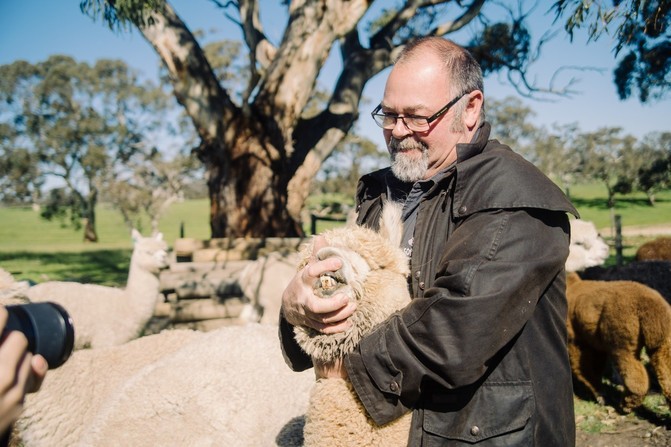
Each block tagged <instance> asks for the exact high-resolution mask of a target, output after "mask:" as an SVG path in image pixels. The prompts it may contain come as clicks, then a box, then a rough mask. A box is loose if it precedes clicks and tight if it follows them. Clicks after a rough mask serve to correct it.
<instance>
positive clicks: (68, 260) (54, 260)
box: [0, 249, 131, 286]
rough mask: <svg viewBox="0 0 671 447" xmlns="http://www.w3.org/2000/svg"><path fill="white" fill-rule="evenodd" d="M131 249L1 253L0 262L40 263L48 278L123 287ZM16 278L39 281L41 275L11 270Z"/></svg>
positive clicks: (126, 276)
mask: <svg viewBox="0 0 671 447" xmlns="http://www.w3.org/2000/svg"><path fill="white" fill-rule="evenodd" d="M130 256H131V250H123V249H116V250H95V251H85V252H77V253H64V252H60V253H35V252H14V253H0V262H11V264H13V265H15V266H16V265H26V266H30V265H36V264H37V265H39V266H40V268H39V271H43V272H45V273H46V274H47V275H48V277H49V279H50V280H58V281H76V282H81V283H92V284H101V285H108V286H124V285H125V284H126V280H127V278H128V267H129V266H130ZM10 270H11V271H10V273H12V274H13V275H14V276H15V277H21V278H24V279H30V280H32V281H34V282H41V281H42V279H41V278H31V277H30V275H31V272H30V268H28V267H26V268H25V271H17V270H20V269H17V268H12V269H10Z"/></svg>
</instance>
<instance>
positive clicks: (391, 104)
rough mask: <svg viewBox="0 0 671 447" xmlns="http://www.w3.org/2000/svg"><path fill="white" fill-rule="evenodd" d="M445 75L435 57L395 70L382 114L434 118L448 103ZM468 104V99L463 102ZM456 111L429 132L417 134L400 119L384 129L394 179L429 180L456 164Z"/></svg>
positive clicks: (430, 55) (427, 56)
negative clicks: (454, 126) (453, 122)
mask: <svg viewBox="0 0 671 447" xmlns="http://www.w3.org/2000/svg"><path fill="white" fill-rule="evenodd" d="M450 95H451V92H450V91H449V90H448V85H447V81H446V75H445V73H444V71H443V70H442V69H441V65H440V61H439V60H438V59H437V57H436V56H434V55H432V54H427V55H426V57H424V56H422V57H414V58H412V59H411V60H408V61H406V62H404V63H402V64H397V65H396V66H394V68H393V69H392V71H391V73H390V75H389V79H388V80H387V84H386V86H385V90H384V97H383V99H382V103H381V105H382V112H384V113H393V114H398V115H402V116H406V115H419V116H427V117H428V116H431V115H433V114H434V113H436V112H437V111H438V110H440V109H441V108H442V107H443V106H444V105H445V104H446V103H447V102H448V101H450V100H451V99H452V98H451V97H450ZM464 100H466V99H464ZM453 120H454V110H453V109H450V110H448V111H447V113H445V114H443V115H441V116H440V117H438V118H437V119H436V120H435V121H433V122H432V123H431V124H430V127H429V130H427V131H425V132H415V131H412V130H410V129H408V128H407V127H406V125H405V123H404V122H403V120H401V119H398V120H397V121H396V125H395V126H394V128H393V129H384V130H383V133H384V138H385V141H386V143H387V149H388V150H389V153H390V155H391V159H392V171H393V172H394V175H396V177H398V178H399V179H401V180H403V181H408V182H414V181H418V180H421V179H428V178H430V177H432V176H433V175H434V174H436V173H437V172H439V171H441V170H442V169H444V168H446V167H447V166H449V165H450V164H451V163H452V162H453V161H454V160H456V150H455V147H456V144H457V143H458V142H460V141H459V139H460V137H462V136H463V135H464V133H463V132H454V131H453V130H452V127H453V126H452V121H453Z"/></svg>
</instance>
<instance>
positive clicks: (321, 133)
mask: <svg viewBox="0 0 671 447" xmlns="http://www.w3.org/2000/svg"><path fill="white" fill-rule="evenodd" d="M213 3H214V4H215V5H217V6H218V7H219V8H220V9H221V12H222V16H221V18H222V26H224V27H229V28H235V29H236V30H239V31H240V32H241V34H242V41H243V42H244V45H245V48H244V49H243V50H244V52H245V55H246V58H247V64H246V74H247V75H246V76H245V81H246V86H245V87H244V88H242V89H241V90H240V92H239V94H238V92H235V91H232V90H231V89H230V88H228V87H226V86H225V85H223V84H222V80H221V79H220V77H219V76H218V74H217V73H216V72H215V70H213V68H212V65H213V64H212V60H211V58H210V56H208V54H207V52H205V51H204V50H203V47H202V45H201V44H200V42H199V41H198V39H197V37H196V36H195V35H194V33H193V32H192V30H191V29H190V27H189V25H187V24H186V23H185V22H184V20H183V19H182V18H181V17H180V15H179V14H178V13H177V11H175V9H174V8H173V7H172V6H171V5H170V4H169V3H168V2H167V1H163V0H115V1H111V0H82V1H81V2H80V6H81V8H82V10H83V11H84V12H85V13H87V14H89V15H91V16H93V17H102V18H103V19H104V20H105V22H106V23H107V24H108V25H109V26H110V27H111V28H112V29H114V30H118V29H124V28H126V27H128V26H132V27H135V28H137V30H139V32H140V33H141V34H142V35H143V36H144V38H145V39H146V40H147V41H148V42H149V43H150V44H151V45H152V46H153V48H154V49H155V51H156V53H157V54H158V55H159V57H160V59H161V60H162V63H163V66H164V68H165V70H166V72H167V74H168V78H169V80H170V83H171V85H172V88H173V91H174V94H175V97H176V98H177V100H178V101H179V103H180V104H181V105H182V106H183V107H184V109H185V110H186V113H187V114H188V115H189V116H190V118H191V119H192V121H193V123H194V127H195V129H197V132H198V135H199V138H200V144H199V147H198V149H197V153H198V156H199V158H200V159H201V160H202V162H203V165H204V169H205V172H206V178H207V182H208V189H209V196H210V202H211V206H210V210H211V214H210V226H211V230H212V236H213V237H222V236H231V237H242V236H257V237H263V236H296V235H301V234H303V229H302V222H301V210H302V208H303V206H304V203H305V200H306V198H307V196H308V194H309V192H310V183H311V181H312V179H313V178H314V176H315V175H316V174H317V172H318V171H319V169H320V166H321V165H322V163H323V162H324V161H325V160H326V158H327V157H328V156H329V155H330V154H331V153H332V152H333V150H334V148H335V147H336V146H337V145H338V143H340V142H341V141H342V140H343V139H344V138H345V136H346V135H347V133H348V132H349V131H350V129H351V128H352V126H353V124H354V123H355V121H356V120H357V118H358V109H359V105H360V102H361V100H362V93H363V90H364V87H365V86H366V84H367V82H368V81H369V80H370V79H371V78H373V77H374V76H376V75H377V74H378V73H380V72H381V71H383V70H384V69H386V68H387V67H389V66H390V65H391V64H392V61H393V60H394V57H395V56H396V55H397V54H398V52H399V51H400V50H401V49H402V48H403V46H404V45H405V44H406V42H408V41H409V40H411V39H414V38H417V37H418V36H424V35H441V36H452V35H453V36H455V37H454V39H455V40H460V43H462V44H464V45H465V46H468V47H469V48H470V49H471V50H472V51H473V53H474V54H475V55H476V57H477V58H478V59H479V60H480V61H481V62H482V65H483V69H484V71H485V74H491V73H494V72H501V73H504V74H505V75H507V76H508V78H509V79H510V80H511V82H514V83H516V86H517V87H518V88H519V89H520V91H523V92H524V93H527V94H528V93H530V92H532V91H541V90H545V89H544V88H543V87H539V86H537V85H535V84H534V83H533V82H530V81H529V79H527V76H526V70H527V68H528V66H529V64H530V63H532V62H533V61H534V59H535V57H536V56H537V53H536V52H535V51H534V48H533V45H532V41H531V36H530V34H529V32H528V30H527V28H526V26H525V19H526V15H525V13H524V12H522V11H521V10H520V9H518V8H517V5H518V2H517V1H516V0H508V1H504V2H485V1H484V0H473V1H469V2H459V1H456V2H455V1H449V0H434V1H424V0H422V1H419V0H406V1H399V2H394V5H393V6H392V5H391V4H390V3H389V2H383V1H372V0H329V1H328V2H324V1H323V0H293V1H290V2H289V1H283V2H280V3H281V5H282V6H284V7H285V9H284V11H285V16H284V19H286V21H285V22H284V27H283V28H284V32H283V34H282V37H281V38H280V39H279V40H278V41H276V42H274V41H273V40H272V39H271V38H270V37H268V35H267V34H266V32H265V30H264V27H263V24H262V21H261V14H260V10H261V8H262V7H263V8H265V7H268V6H269V5H270V3H271V2H259V1H257V0H232V1H226V2H221V1H216V0H214V1H213ZM275 5H277V4H275ZM502 5H503V7H502ZM492 17H496V18H497V19H496V20H494V19H492ZM274 19H275V23H278V22H279V21H280V20H282V18H281V17H275V18H274ZM459 32H462V33H461V34H458V33H459ZM457 37H460V39H457ZM541 40H542V39H541ZM330 54H332V55H334V56H335V57H336V58H337V59H338V62H339V64H340V69H339V71H338V72H337V73H336V80H335V82H334V84H333V86H332V87H331V88H329V96H328V99H327V101H325V104H324V106H323V107H322V108H321V109H320V110H319V111H318V113H315V114H312V113H310V114H308V113H306V109H307V108H308V105H309V103H310V99H311V97H312V96H313V95H314V94H315V90H316V89H319V86H318V82H317V81H318V78H319V75H320V73H321V71H322V69H323V68H324V65H325V63H326V62H327V59H328V58H329V55H330ZM335 65H338V64H337V63H336V64H335ZM560 90H561V92H562V93H563V92H564V90H563V89H560ZM376 99H377V98H376Z"/></svg>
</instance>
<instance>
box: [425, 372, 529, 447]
mask: <svg viewBox="0 0 671 447" xmlns="http://www.w3.org/2000/svg"><path fill="white" fill-rule="evenodd" d="M457 400H459V399H458V398H457ZM458 407H459V408H455V407H453V408H452V410H450V411H446V412H443V411H434V410H429V409H425V410H424V419H423V422H422V425H423V428H424V431H425V436H424V439H425V440H427V441H428V440H429V439H431V438H434V440H435V441H438V439H435V437H434V436H437V437H439V438H443V440H444V441H448V440H451V441H457V444H458V443H459V442H458V441H464V442H467V443H482V444H484V445H532V444H533V442H532V439H533V431H532V430H531V428H530V427H527V425H528V422H529V419H530V418H531V415H532V414H533V412H534V409H535V401H534V397H533V388H532V386H531V382H498V383H485V384H483V385H482V386H481V387H480V388H479V389H478V390H477V391H476V392H475V393H474V394H473V395H472V398H471V399H469V400H468V401H467V402H465V404H464V405H463V406H461V405H458ZM495 438H496V439H495ZM485 441H488V442H485ZM427 444H428V445H441V444H442V443H441V442H428V443H427ZM449 445H453V442H452V443H450V444H449Z"/></svg>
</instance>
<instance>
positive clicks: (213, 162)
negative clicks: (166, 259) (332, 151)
mask: <svg viewBox="0 0 671 447" xmlns="http://www.w3.org/2000/svg"><path fill="white" fill-rule="evenodd" d="M245 133H247V132H245ZM255 134H257V135H258V133H255ZM229 144H230V145H231V146H232V147H234V150H232V151H224V150H222V149H221V147H220V144H216V143H215V144H210V145H209V146H204V145H201V149H200V151H199V155H200V157H201V160H202V161H203V163H204V164H205V170H206V173H207V184H208V190H209V196H210V229H211V232H212V237H213V238H220V237H232V238H233V237H276V236H277V237H299V236H303V235H304V231H303V229H302V228H301V225H300V216H298V218H296V216H292V215H291V214H290V213H289V209H288V207H287V202H288V183H289V180H290V179H291V178H292V177H293V174H294V171H293V170H292V169H290V168H289V166H288V165H287V164H286V162H285V161H284V160H283V159H282V158H281V157H279V154H280V153H281V152H280V151H277V150H275V149H274V148H273V146H272V145H271V144H270V143H268V142H266V141H262V140H260V139H259V138H257V137H249V138H239V139H237V141H232V142H230V143H229ZM229 154H231V155H232V157H233V158H232V159H224V158H225V157H227V155H229ZM273 154H275V155H273Z"/></svg>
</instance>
